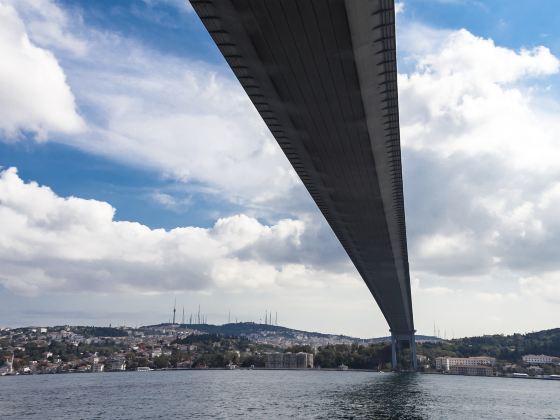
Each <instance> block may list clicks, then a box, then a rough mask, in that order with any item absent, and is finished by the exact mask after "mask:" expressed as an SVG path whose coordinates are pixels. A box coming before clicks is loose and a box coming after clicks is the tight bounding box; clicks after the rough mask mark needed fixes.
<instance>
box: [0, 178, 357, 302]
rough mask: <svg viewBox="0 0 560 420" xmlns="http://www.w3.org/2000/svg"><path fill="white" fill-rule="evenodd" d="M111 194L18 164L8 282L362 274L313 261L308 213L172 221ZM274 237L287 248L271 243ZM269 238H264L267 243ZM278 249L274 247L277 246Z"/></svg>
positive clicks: (151, 286) (3, 225) (314, 280)
mask: <svg viewBox="0 0 560 420" xmlns="http://www.w3.org/2000/svg"><path fill="white" fill-rule="evenodd" d="M114 214H115V209H114V208H113V207H111V206H110V205H109V204H108V203H105V202H101V201H96V200H84V199H81V198H77V197H68V198H63V197H59V196H57V195H56V194H55V193H54V192H53V191H52V190H51V189H50V188H48V187H45V186H40V185H38V184H37V183H34V182H30V183H25V182H24V181H23V180H22V179H21V178H20V177H19V175H18V173H17V170H16V169H15V168H10V169H6V170H4V171H3V172H1V173H0V229H1V230H2V237H0V265H1V266H2V272H1V273H0V284H2V285H3V286H4V287H5V288H7V289H9V290H11V291H13V292H15V293H20V294H31V295H33V294H38V293H41V292H86V291H89V292H98V293H109V292H123V291H136V292H161V291H179V290H212V289H227V290H231V291H242V290H244V289H247V288H261V289H262V288H274V287H276V288H282V287H289V286H291V285H294V284H297V285H298V287H300V288H302V289H304V288H306V287H321V286H322V285H323V284H325V283H328V282H343V283H348V282H356V281H357V278H358V277H357V276H356V273H355V272H354V271H353V270H352V269H351V267H350V266H349V265H346V271H344V272H341V273H336V272H328V271H326V270H325V268H324V267H323V266H319V265H317V266H313V265H312V264H307V263H306V262H305V261H306V257H305V253H306V249H307V248H306V246H309V245H305V244H304V242H315V241H314V240H313V235H314V234H313V230H312V229H311V233H310V234H307V236H306V229H307V228H306V225H305V224H304V223H303V222H301V221H298V220H292V219H286V220H281V221H279V222H278V223H276V224H275V225H270V226H268V225H264V224H262V223H260V222H259V221H257V220H256V219H253V218H250V217H248V216H245V215H237V216H232V217H228V218H223V219H219V220H218V221H217V222H216V224H215V225H214V226H213V227H211V228H208V229H203V228H196V227H180V228H176V229H172V230H169V231H166V230H163V229H150V228H148V227H147V226H144V225H141V224H139V223H132V222H125V221H115V220H114ZM271 243H274V244H276V245H277V248H276V249H278V250H280V252H281V253H282V258H275V257H274V256H273V255H272V254H269V252H270V251H271V250H272V247H271V246H270V245H269V246H268V247H267V244H271ZM263 245H264V246H263ZM267 250H268V251H267Z"/></svg>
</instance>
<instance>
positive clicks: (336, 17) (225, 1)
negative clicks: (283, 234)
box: [191, 0, 414, 336]
mask: <svg viewBox="0 0 560 420" xmlns="http://www.w3.org/2000/svg"><path fill="white" fill-rule="evenodd" d="M191 3H192V5H193V7H194V9H195V10H196V12H197V13H198V15H199V16H200V18H201V20H202V22H203V23H204V25H205V26H206V28H207V29H208V31H209V33H210V34H211V36H212V38H213V39H214V41H215V43H216V45H217V46H218V48H219V49H220V51H221V52H222V54H223V56H224V57H225V59H226V61H227V62H228V64H229V65H230V67H231V69H232V70H233V72H234V73H235V75H236V76H237V78H238V79H239V81H240V83H241V84H242V86H243V88H244V89H245V91H246V92H247V94H248V95H249V97H250V99H251V101H252V102H253V104H254V106H255V107H256V109H257V110H258V112H259V113H260V114H261V116H262V118H263V120H264V121H265V122H266V124H267V125H268V127H269V129H270V131H271V132H272V134H273V135H274V137H275V138H276V140H277V141H278V144H279V145H280V147H281V148H282V150H283V151H284V153H285V154H286V156H287V157H288V159H289V160H290V162H291V164H292V165H293V167H294V169H295V170H296V172H297V173H298V175H299V176H300V178H301V180H302V181H303V183H304V184H305V186H306V188H307V190H308V191H309V193H310V194H311V196H312V197H313V199H314V200H315V202H316V203H317V205H318V207H319V209H320V210H321V212H322V213H323V215H324V216H325V218H326V219H327V221H328V223H329V224H330V226H331V227H332V229H333V231H334V233H335V234H336V236H337V237H338V239H339V240H340V242H341V243H342V245H343V247H344V249H345V250H346V252H347V253H348V255H349V256H350V258H351V259H352V261H353V263H354V265H355V266H356V268H357V269H358V271H359V273H360V275H361V276H362V278H363V279H364V281H365V283H366V284H367V286H368V288H369V290H370V291H371V293H372V294H373V296H374V298H375V300H376V301H377V303H378V304H379V307H380V308H381V311H382V312H383V315H384V316H385V318H386V320H387V322H388V324H389V326H390V328H391V331H392V333H393V334H394V335H396V336H403V335H411V334H413V333H414V324H413V316H412V303H411V296H410V278H409V268H408V256H407V244H406V230H405V218H404V205H403V190H402V169H401V155H400V136H399V119H398V97H397V66H396V53H395V47H396V46H395V26H394V22H395V11H394V3H393V0H346V1H344V0H305V1H298V0H267V1H263V0H191Z"/></svg>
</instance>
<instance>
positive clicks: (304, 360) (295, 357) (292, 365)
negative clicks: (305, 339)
mask: <svg viewBox="0 0 560 420" xmlns="http://www.w3.org/2000/svg"><path fill="white" fill-rule="evenodd" d="M265 367H266V368H268V369H307V368H313V354H311V353H304V352H299V353H266V354H265Z"/></svg>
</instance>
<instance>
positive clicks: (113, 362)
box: [107, 357, 126, 371]
mask: <svg viewBox="0 0 560 420" xmlns="http://www.w3.org/2000/svg"><path fill="white" fill-rule="evenodd" d="M107 364H108V367H109V370H112V371H118V370H126V360H125V359H124V358H121V357H115V358H114V359H110V360H107Z"/></svg>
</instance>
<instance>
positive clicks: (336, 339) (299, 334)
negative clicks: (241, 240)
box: [148, 322, 441, 344]
mask: <svg viewBox="0 0 560 420" xmlns="http://www.w3.org/2000/svg"><path fill="white" fill-rule="evenodd" d="M164 326H171V324H159V325H152V326H149V327H148V328H150V327H152V328H153V327H164ZM176 327H178V328H188V329H192V330H196V331H200V332H202V333H206V334H218V335H224V336H238V337H240V336H246V337H253V338H254V337H255V336H259V337H267V336H270V337H283V338H285V339H287V340H298V341H302V342H316V341H319V342H324V343H326V342H329V343H333V344H336V343H361V344H374V343H385V342H391V337H379V338H358V337H351V336H348V335H342V334H325V333H320V332H313V331H303V330H295V329H292V328H288V327H282V326H278V325H269V324H257V323H254V322H237V323H230V324H223V325H212V324H178V325H176ZM416 339H417V341H419V342H424V341H428V342H438V341H441V339H439V338H437V337H431V336H424V335H417V336H416Z"/></svg>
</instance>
